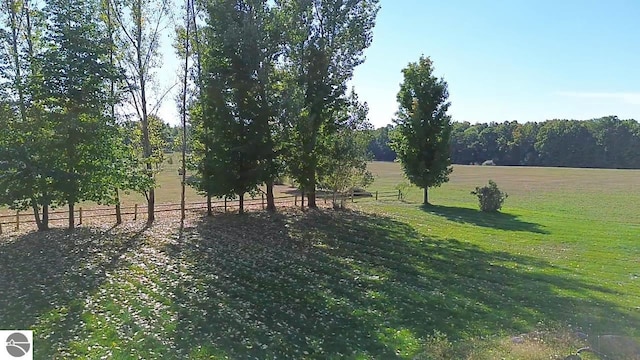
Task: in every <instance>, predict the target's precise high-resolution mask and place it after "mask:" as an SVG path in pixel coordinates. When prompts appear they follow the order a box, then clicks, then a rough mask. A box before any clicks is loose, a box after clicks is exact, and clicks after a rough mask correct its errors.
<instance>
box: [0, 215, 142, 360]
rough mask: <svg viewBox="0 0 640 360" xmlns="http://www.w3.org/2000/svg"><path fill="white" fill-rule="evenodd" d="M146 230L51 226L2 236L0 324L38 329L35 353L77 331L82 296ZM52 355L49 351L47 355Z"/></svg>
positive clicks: (91, 289)
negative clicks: (42, 229)
mask: <svg viewBox="0 0 640 360" xmlns="http://www.w3.org/2000/svg"><path fill="white" fill-rule="evenodd" d="M141 233H142V232H123V233H114V232H111V231H104V230H97V229H93V228H87V227H82V228H77V229H75V230H74V231H72V232H70V231H68V230H63V229H52V230H49V231H46V232H31V233H27V234H24V235H20V236H16V237H5V238H4V239H2V240H3V241H0V292H1V294H2V296H0V309H1V311H0V328H3V329H34V327H36V326H38V325H42V324H43V323H47V324H48V325H47V326H50V327H48V328H47V329H46V331H47V334H42V333H40V331H38V332H36V333H35V335H34V338H35V339H36V341H37V344H38V345H37V348H36V349H35V351H36V353H35V355H36V358H49V357H51V356H46V355H43V354H46V353H47V352H48V351H49V350H50V349H48V348H49V347H50V346H53V345H52V344H61V343H66V342H68V341H69V340H71V339H72V338H73V336H78V335H79V329H80V328H81V326H82V320H81V316H82V313H83V312H84V305H85V304H84V299H85V298H86V297H87V296H88V294H90V293H91V292H92V291H93V290H95V289H96V288H98V287H99V286H100V285H101V284H102V283H103V282H104V281H105V279H106V277H107V276H108V275H107V274H108V273H109V272H110V271H111V270H113V269H115V268H118V267H119V266H120V261H121V259H122V255H123V254H125V253H127V252H130V251H134V250H135V249H136V248H137V247H138V246H139V245H140V242H141V240H142V237H141ZM49 355H51V354H49Z"/></svg>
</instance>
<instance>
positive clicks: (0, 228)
mask: <svg viewBox="0 0 640 360" xmlns="http://www.w3.org/2000/svg"><path fill="white" fill-rule="evenodd" d="M0 235H2V220H0Z"/></svg>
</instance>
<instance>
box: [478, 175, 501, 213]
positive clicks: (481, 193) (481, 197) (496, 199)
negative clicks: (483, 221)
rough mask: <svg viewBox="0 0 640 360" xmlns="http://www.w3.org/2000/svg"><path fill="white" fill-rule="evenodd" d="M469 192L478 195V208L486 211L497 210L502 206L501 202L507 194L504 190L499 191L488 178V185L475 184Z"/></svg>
mask: <svg viewBox="0 0 640 360" xmlns="http://www.w3.org/2000/svg"><path fill="white" fill-rule="evenodd" d="M471 194H472V195H476V196H477V197H478V201H479V203H480V210H482V211H486V212H496V211H499V210H500V208H502V203H504V200H505V199H506V198H507V197H508V196H509V195H508V194H507V193H506V192H503V191H501V190H500V189H499V188H498V185H497V184H496V183H495V182H494V181H493V180H489V186H483V187H478V186H477V187H476V189H475V190H474V191H472V192H471Z"/></svg>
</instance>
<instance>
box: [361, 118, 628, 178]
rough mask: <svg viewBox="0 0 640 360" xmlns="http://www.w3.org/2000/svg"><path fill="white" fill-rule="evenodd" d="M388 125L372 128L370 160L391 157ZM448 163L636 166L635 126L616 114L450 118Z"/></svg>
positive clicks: (389, 128) (598, 166) (600, 166)
mask: <svg viewBox="0 0 640 360" xmlns="http://www.w3.org/2000/svg"><path fill="white" fill-rule="evenodd" d="M391 131H393V128H392V126H391V125H389V126H387V127H384V128H380V129H376V130H375V131H374V132H373V139H372V141H371V142H370V143H369V147H368V149H369V152H370V153H371V154H372V155H373V157H374V158H375V159H376V160H382V161H389V160H393V158H394V157H395V156H394V154H393V153H392V150H391V147H390V146H389V144H388V142H389V132H391ZM450 145H451V162H452V163H454V164H465V165H469V164H483V163H485V162H491V163H494V164H496V165H505V166H511V165H523V166H559V167H580V168H617V169H640V124H639V123H638V122H637V121H636V120H621V119H619V118H618V117H616V116H607V117H603V118H598V119H592V120H585V121H578V120H548V121H544V122H539V123H538V122H527V123H522V124H521V123H518V122H517V121H506V122H503V123H497V122H492V123H488V124H470V123H469V122H454V123H453V129H452V132H451V144H450Z"/></svg>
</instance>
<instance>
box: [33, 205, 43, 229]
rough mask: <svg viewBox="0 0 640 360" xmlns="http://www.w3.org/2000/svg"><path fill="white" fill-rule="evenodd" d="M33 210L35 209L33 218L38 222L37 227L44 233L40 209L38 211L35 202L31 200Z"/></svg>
mask: <svg viewBox="0 0 640 360" xmlns="http://www.w3.org/2000/svg"><path fill="white" fill-rule="evenodd" d="M31 208H33V217H34V218H35V220H36V226H37V227H38V231H42V221H40V209H38V205H37V204H36V202H35V200H31Z"/></svg>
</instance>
